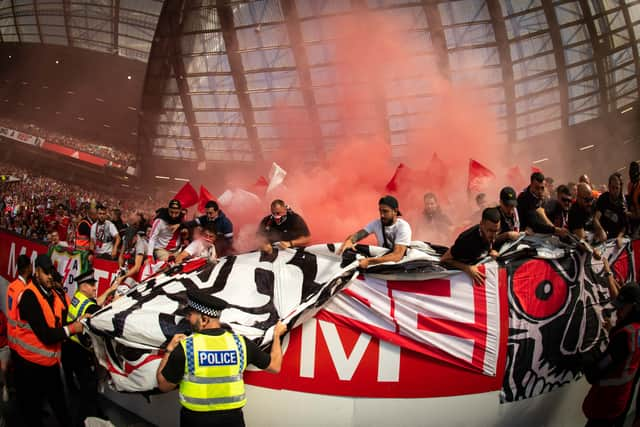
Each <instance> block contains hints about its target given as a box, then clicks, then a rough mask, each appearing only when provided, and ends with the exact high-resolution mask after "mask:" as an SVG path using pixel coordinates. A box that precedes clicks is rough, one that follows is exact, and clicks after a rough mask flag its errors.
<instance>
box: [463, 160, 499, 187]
mask: <svg viewBox="0 0 640 427" xmlns="http://www.w3.org/2000/svg"><path fill="white" fill-rule="evenodd" d="M495 178H496V176H495V174H494V173H493V172H492V171H491V169H489V168H487V167H486V166H484V165H483V164H481V163H480V162H477V161H475V160H473V159H469V179H468V181H467V191H469V192H471V191H474V192H479V191H481V190H482V188H483V187H485V186H486V185H487V182H488V181H490V180H492V179H495Z"/></svg>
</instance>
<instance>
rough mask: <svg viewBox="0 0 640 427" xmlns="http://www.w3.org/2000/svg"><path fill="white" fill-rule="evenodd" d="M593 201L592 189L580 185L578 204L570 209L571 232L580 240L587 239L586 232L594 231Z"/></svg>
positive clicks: (583, 184)
mask: <svg viewBox="0 0 640 427" xmlns="http://www.w3.org/2000/svg"><path fill="white" fill-rule="evenodd" d="M593 200H594V198H593V192H592V191H591V187H590V186H589V185H588V184H586V183H584V182H581V183H579V184H578V194H577V197H576V202H575V203H574V204H573V205H572V206H571V209H569V231H571V233H573V234H574V235H575V236H576V237H577V238H579V239H584V238H585V237H586V231H593Z"/></svg>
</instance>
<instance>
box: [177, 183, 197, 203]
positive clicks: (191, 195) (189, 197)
mask: <svg viewBox="0 0 640 427" xmlns="http://www.w3.org/2000/svg"><path fill="white" fill-rule="evenodd" d="M173 198H174V199H176V200H179V201H180V203H181V204H182V208H183V209H188V208H190V207H191V206H193V205H195V204H196V203H198V193H196V189H195V188H193V186H192V185H191V183H190V182H187V183H186V184H184V185H183V186H182V188H181V189H180V190H179V191H178V192H177V193H176V195H175V196H173Z"/></svg>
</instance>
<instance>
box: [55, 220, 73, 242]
mask: <svg viewBox="0 0 640 427" xmlns="http://www.w3.org/2000/svg"><path fill="white" fill-rule="evenodd" d="M70 222H71V219H70V218H69V217H68V216H62V217H60V218H58V235H59V236H60V240H62V241H66V240H67V230H68V229H69V223H70Z"/></svg>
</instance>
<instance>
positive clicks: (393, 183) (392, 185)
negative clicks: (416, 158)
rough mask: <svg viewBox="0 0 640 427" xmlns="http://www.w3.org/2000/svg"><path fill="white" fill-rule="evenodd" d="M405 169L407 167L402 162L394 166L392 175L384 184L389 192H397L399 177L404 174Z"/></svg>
mask: <svg viewBox="0 0 640 427" xmlns="http://www.w3.org/2000/svg"><path fill="white" fill-rule="evenodd" d="M407 170H408V168H407V167H406V166H405V165H404V164H402V163H400V164H399V165H398V167H397V168H396V171H395V172H394V174H393V176H392V177H391V180H390V181H389V182H387V185H386V186H385V190H387V191H388V192H389V193H397V192H398V189H399V185H400V181H401V177H402V176H404V175H406V172H407Z"/></svg>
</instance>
